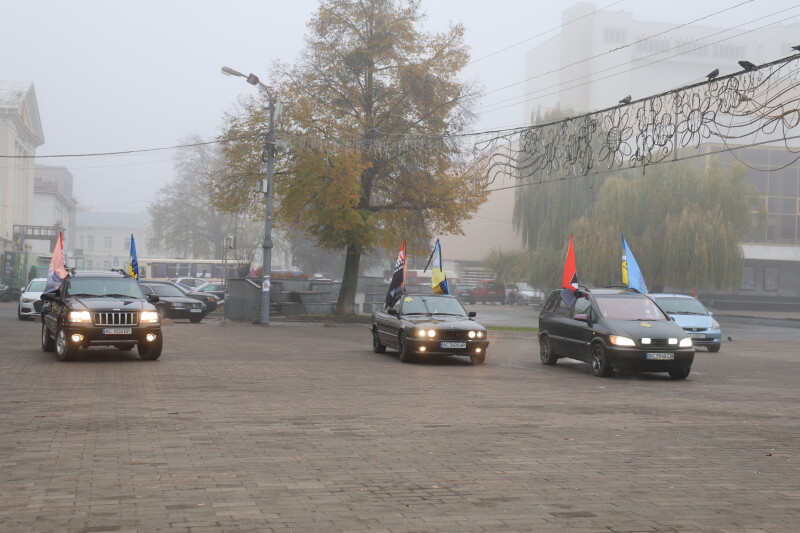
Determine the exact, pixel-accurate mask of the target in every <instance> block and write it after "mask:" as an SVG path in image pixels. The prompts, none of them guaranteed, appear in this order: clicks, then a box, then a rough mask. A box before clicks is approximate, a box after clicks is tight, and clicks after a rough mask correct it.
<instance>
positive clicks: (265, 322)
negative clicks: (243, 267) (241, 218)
mask: <svg viewBox="0 0 800 533" xmlns="http://www.w3.org/2000/svg"><path fill="white" fill-rule="evenodd" d="M222 73H223V74H224V75H226V76H239V77H242V78H246V79H247V83H249V84H250V85H258V86H259V87H261V88H262V89H264V91H265V92H266V93H267V99H268V100H269V108H268V111H269V130H267V135H266V137H265V138H264V152H266V155H267V158H266V165H267V168H266V171H267V179H266V180H264V181H263V182H262V184H261V192H263V193H264V197H265V198H264V199H265V202H264V203H265V204H266V213H265V217H264V243H263V246H262V249H263V256H264V257H263V263H264V266H263V273H262V274H263V276H264V277H263V279H262V281H261V325H262V326H269V302H270V288H271V282H270V274H271V273H272V175H273V172H274V169H275V107H276V106H275V102H274V100H273V99H272V93H271V92H270V90H269V87H267V86H266V85H264V84H263V83H261V81H260V80H259V79H258V76H256V75H255V74H250V75H248V76H246V75H244V74H242V73H241V72H239V71H238V70H234V69H232V68H230V67H222Z"/></svg>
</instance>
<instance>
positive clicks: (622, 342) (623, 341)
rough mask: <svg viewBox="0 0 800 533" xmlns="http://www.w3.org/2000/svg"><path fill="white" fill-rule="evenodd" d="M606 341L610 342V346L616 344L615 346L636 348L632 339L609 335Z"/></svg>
mask: <svg viewBox="0 0 800 533" xmlns="http://www.w3.org/2000/svg"><path fill="white" fill-rule="evenodd" d="M608 340H610V341H611V344H616V345H617V346H636V343H635V342H633V339H629V338H628V337H622V336H620V335H611V337H609V339H608Z"/></svg>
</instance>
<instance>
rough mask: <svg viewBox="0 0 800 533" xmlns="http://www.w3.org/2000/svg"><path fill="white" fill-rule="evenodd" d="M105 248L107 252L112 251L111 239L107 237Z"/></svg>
mask: <svg viewBox="0 0 800 533" xmlns="http://www.w3.org/2000/svg"><path fill="white" fill-rule="evenodd" d="M105 248H106V250H110V249H111V237H106V238H105Z"/></svg>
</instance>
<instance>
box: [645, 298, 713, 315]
mask: <svg viewBox="0 0 800 533" xmlns="http://www.w3.org/2000/svg"><path fill="white" fill-rule="evenodd" d="M655 300H656V303H658V305H660V306H661V308H662V309H663V310H664V311H666V312H667V313H670V314H673V315H707V314H708V310H707V309H706V308H705V307H703V304H701V303H700V302H698V301H697V300H695V299H694V298H656V299H655Z"/></svg>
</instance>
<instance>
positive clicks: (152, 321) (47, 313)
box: [42, 270, 163, 361]
mask: <svg viewBox="0 0 800 533" xmlns="http://www.w3.org/2000/svg"><path fill="white" fill-rule="evenodd" d="M42 300H43V302H44V304H45V305H44V307H43V308H42V349H43V350H44V351H46V352H52V351H53V350H55V352H56V357H57V358H58V360H59V361H68V360H69V359H71V358H72V356H73V355H75V353H76V352H77V350H78V349H80V348H89V347H91V346H115V347H117V348H119V349H120V350H131V349H133V347H134V346H136V348H137V349H138V351H139V356H140V357H141V358H142V359H144V360H148V361H153V360H156V359H158V358H159V356H160V355H161V348H162V346H163V337H162V335H161V321H160V318H159V316H158V312H157V311H156V308H155V306H154V305H153V304H154V303H155V302H157V301H158V297H153V296H149V297H145V295H144V293H143V292H142V289H141V288H140V287H139V283H138V282H137V281H136V279H134V278H132V277H130V276H128V275H127V274H125V273H124V272H122V271H115V270H112V271H81V270H70V272H69V275H68V276H67V278H66V279H65V280H64V282H63V283H62V285H61V287H60V288H59V289H58V290H57V291H56V292H46V293H43V294H42Z"/></svg>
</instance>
